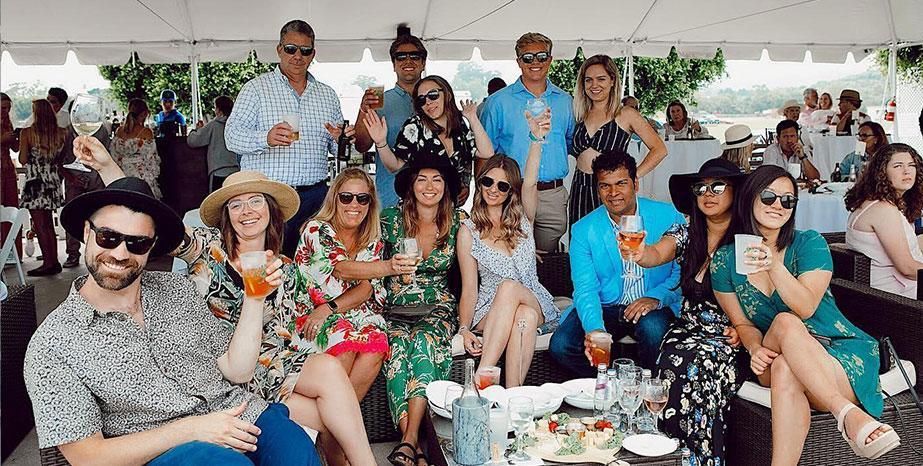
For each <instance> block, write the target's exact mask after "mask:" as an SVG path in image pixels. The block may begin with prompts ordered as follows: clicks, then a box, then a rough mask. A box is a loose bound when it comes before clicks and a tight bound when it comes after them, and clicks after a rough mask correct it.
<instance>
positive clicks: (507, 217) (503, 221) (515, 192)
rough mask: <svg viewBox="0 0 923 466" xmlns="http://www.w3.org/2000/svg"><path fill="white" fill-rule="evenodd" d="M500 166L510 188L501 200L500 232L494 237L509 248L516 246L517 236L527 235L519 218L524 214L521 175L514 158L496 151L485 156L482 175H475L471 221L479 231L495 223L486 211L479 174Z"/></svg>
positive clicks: (484, 173) (487, 229) (484, 231)
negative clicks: (476, 177) (490, 155)
mask: <svg viewBox="0 0 923 466" xmlns="http://www.w3.org/2000/svg"><path fill="white" fill-rule="evenodd" d="M494 168H499V169H501V170H503V173H505V174H506V179H507V180H509V183H510V190H509V192H508V193H507V197H506V201H504V202H503V210H502V214H501V215H500V225H499V226H500V236H499V237H498V238H497V239H499V240H500V241H503V242H504V243H506V245H507V246H509V248H510V249H511V250H512V249H515V248H516V245H517V244H518V243H519V240H520V239H525V238H526V233H525V232H524V231H522V218H523V216H524V215H525V214H524V212H523V209H522V175H520V173H519V164H518V163H516V161H515V160H513V159H511V158H509V157H507V156H506V155H503V154H497V155H494V156H493V157H491V158H489V159H487V162H485V163H484V167H483V168H481V175H480V176H478V182H477V183H476V185H475V190H474V203H473V205H472V206H471V221H472V222H474V226H475V228H477V230H478V232H479V233H481V234H484V233H489V232H490V230H491V229H492V228H493V227H494V224H493V222H491V221H490V216H489V215H488V214H487V202H486V201H485V200H484V197H483V195H482V194H481V192H482V190H483V189H484V188H482V187H481V183H480V181H481V178H483V177H484V176H485V175H487V172H489V171H491V170H493V169H494Z"/></svg>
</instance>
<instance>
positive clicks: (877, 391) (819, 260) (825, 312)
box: [711, 230, 884, 417]
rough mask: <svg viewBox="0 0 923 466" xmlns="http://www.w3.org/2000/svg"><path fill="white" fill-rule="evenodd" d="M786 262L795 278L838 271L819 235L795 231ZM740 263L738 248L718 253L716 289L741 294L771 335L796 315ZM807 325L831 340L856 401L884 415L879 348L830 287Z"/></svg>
mask: <svg viewBox="0 0 923 466" xmlns="http://www.w3.org/2000/svg"><path fill="white" fill-rule="evenodd" d="M784 261H785V268H786V269H788V271H789V272H791V273H792V275H794V276H795V277H798V276H799V275H801V274H804V273H807V272H811V271H813V270H827V271H831V272H832V271H833V260H832V259H831V257H830V249H829V248H828V247H827V242H826V241H825V240H824V238H823V237H822V236H821V235H820V234H819V233H817V232H816V231H814V230H807V231H797V230H796V231H795V238H794V241H793V242H792V244H791V245H790V246H789V247H788V249H787V250H786V251H785V258H784ZM734 264H735V259H734V245H733V244H728V245H725V246H723V247H721V248H720V249H718V251H717V252H715V257H714V259H713V260H712V263H711V280H712V288H714V290H715V291H716V292H719V293H737V300H738V301H739V302H740V307H741V308H742V309H743V312H744V315H746V316H747V318H748V319H750V321H751V322H753V325H755V326H756V327H757V328H759V329H760V331H761V332H763V333H766V331H767V330H769V326H770V325H771V324H772V321H773V319H774V318H775V317H776V315H777V314H779V313H781V312H791V311H790V310H789V308H788V306H787V305H786V304H785V303H784V302H783V301H782V297H781V296H779V293H778V292H777V291H773V293H772V295H771V296H766V295H765V294H763V292H761V291H760V290H758V289H757V288H756V287H754V286H753V285H751V284H750V282H749V281H747V276H746V275H741V274H739V273H737V272H736V271H735V265H734ZM803 321H804V325H805V326H806V327H807V328H808V331H809V332H811V333H813V334H815V335H821V336H825V337H828V338H830V339H831V341H832V342H831V343H830V345H829V346H827V345H825V346H824V348H825V349H826V350H827V352H828V353H830V355H831V356H833V357H834V358H836V360H837V361H839V362H840V365H841V366H843V370H844V371H846V377H847V378H848V379H849V384H850V385H851V386H852V388H853V392H855V394H856V398H857V399H858V400H859V402H860V403H861V404H862V407H863V408H864V409H865V410H866V411H867V412H868V413H869V414H870V415H872V416H875V417H879V416H881V411H882V409H884V402H883V400H882V398H881V386H880V385H879V381H878V367H879V359H878V343H877V342H876V341H875V340H874V339H873V338H872V337H870V336H869V335H868V334H867V333H865V332H863V331H862V330H860V329H859V328H858V327H856V326H855V325H853V324H852V323H851V322H849V321H848V320H846V317H844V316H843V313H842V312H840V309H839V308H837V306H836V303H835V302H834V300H833V295H832V294H831V293H830V288H829V287H828V288H827V291H826V292H825V293H824V296H823V298H821V300H820V304H818V306H817V310H816V311H815V312H814V315H812V316H811V317H809V318H808V319H803Z"/></svg>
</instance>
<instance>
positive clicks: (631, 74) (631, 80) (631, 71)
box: [628, 49, 635, 95]
mask: <svg viewBox="0 0 923 466" xmlns="http://www.w3.org/2000/svg"><path fill="white" fill-rule="evenodd" d="M628 95H635V55H634V53H633V52H632V51H631V49H629V50H628Z"/></svg>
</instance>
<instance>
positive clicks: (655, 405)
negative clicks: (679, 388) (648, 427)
mask: <svg viewBox="0 0 923 466" xmlns="http://www.w3.org/2000/svg"><path fill="white" fill-rule="evenodd" d="M666 382H667V381H666V380H664V379H650V380H648V382H647V385H645V386H644V395H643V397H644V405H645V406H647V410H648V411H650V412H651V414H652V415H653V416H654V433H655V434H659V433H660V429H658V428H657V418H659V417H660V413H661V412H662V411H663V408H664V407H666V406H667V398H668V397H669V395H670V392H669V389H668V387H667V383H666Z"/></svg>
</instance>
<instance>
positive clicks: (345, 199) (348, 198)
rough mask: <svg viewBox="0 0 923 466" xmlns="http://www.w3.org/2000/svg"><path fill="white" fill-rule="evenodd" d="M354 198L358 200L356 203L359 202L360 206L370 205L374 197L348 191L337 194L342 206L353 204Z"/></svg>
mask: <svg viewBox="0 0 923 466" xmlns="http://www.w3.org/2000/svg"><path fill="white" fill-rule="evenodd" d="M353 198H355V199H356V202H358V203H359V205H369V202H372V195H371V194H369V193H351V192H347V191H343V192H341V193H337V199H339V200H340V204H344V205H348V204H351V203H352V202H353Z"/></svg>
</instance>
